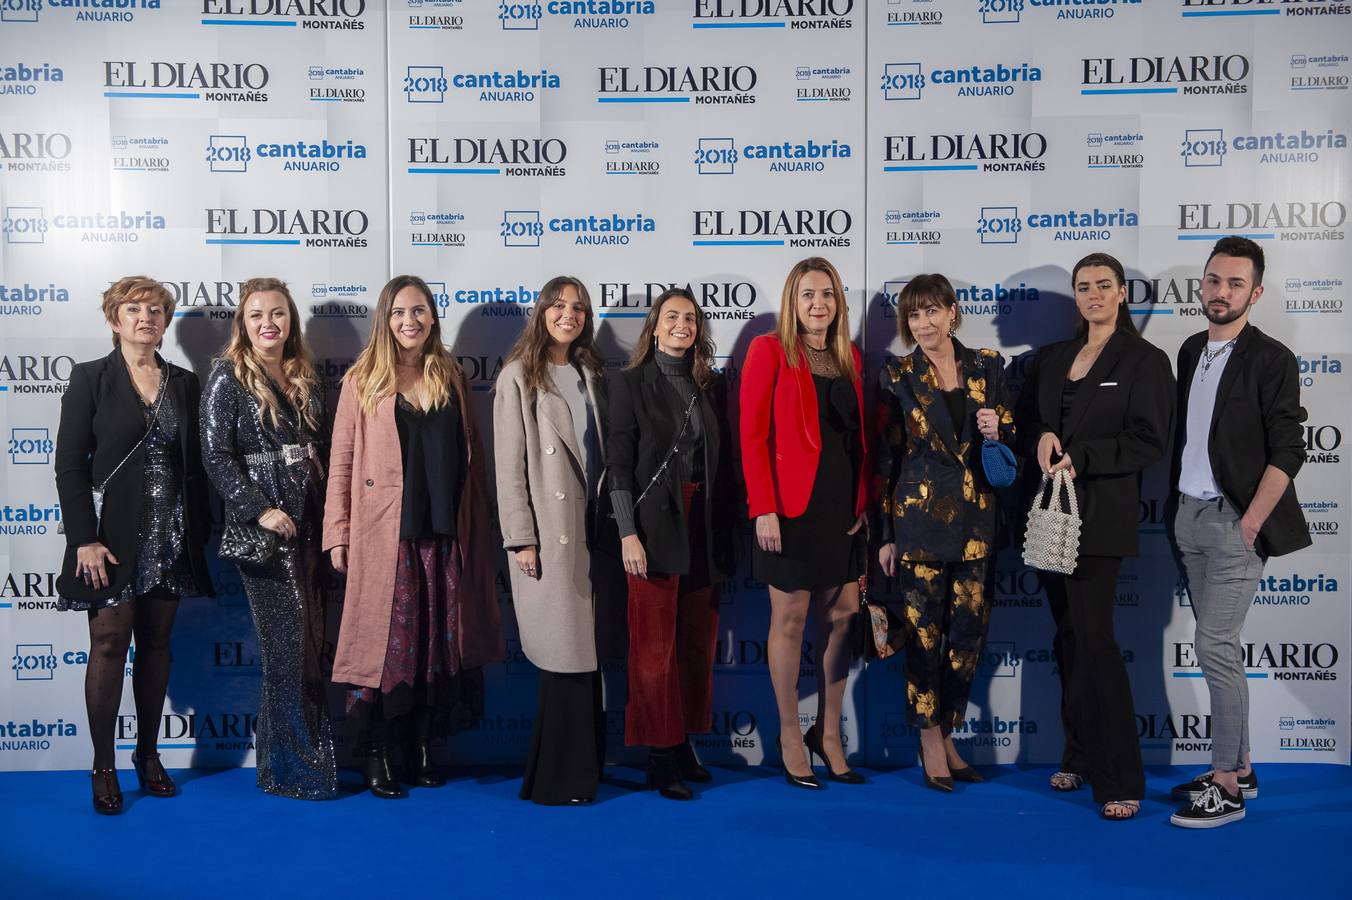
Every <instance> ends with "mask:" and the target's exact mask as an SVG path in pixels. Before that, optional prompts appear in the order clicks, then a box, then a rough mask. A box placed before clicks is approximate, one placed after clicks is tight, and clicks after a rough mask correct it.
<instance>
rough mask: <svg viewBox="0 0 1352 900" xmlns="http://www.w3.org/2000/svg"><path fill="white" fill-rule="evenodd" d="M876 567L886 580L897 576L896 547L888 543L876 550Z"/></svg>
mask: <svg viewBox="0 0 1352 900" xmlns="http://www.w3.org/2000/svg"><path fill="white" fill-rule="evenodd" d="M878 565H879V566H881V567H882V570H883V574H884V575H886V576H887V577H888V578H894V577H896V574H897V545H896V544H894V543H892V542H891V541H888V542H887V543H885V544H883V545H882V546H881V547H879V548H878Z"/></svg>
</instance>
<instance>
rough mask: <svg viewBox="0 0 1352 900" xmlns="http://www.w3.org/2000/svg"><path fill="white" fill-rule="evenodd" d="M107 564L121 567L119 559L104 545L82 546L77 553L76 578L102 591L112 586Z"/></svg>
mask: <svg viewBox="0 0 1352 900" xmlns="http://www.w3.org/2000/svg"><path fill="white" fill-rule="evenodd" d="M107 563H112V564H113V565H115V566H116V565H121V564H120V563H119V562H118V561H117V557H116V556H113V554H112V553H111V552H110V551H109V550H108V548H107V547H105V546H103V545H102V544H100V543H97V542H96V543H93V544H81V545H80V546H79V548H77V549H76V551H75V577H76V578H79V579H80V580H81V581H83V582H84V583H85V584H86V585H88V586H89V587H92V588H93V589H94V590H96V591H101V590H103V589H104V588H106V587H107V586H108V585H109V584H110V581H109V579H108V568H107Z"/></svg>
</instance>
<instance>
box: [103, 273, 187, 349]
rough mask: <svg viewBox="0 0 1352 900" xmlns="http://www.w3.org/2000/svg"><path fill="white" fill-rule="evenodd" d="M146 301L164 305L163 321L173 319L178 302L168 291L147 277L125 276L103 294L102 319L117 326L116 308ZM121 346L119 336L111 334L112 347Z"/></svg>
mask: <svg viewBox="0 0 1352 900" xmlns="http://www.w3.org/2000/svg"><path fill="white" fill-rule="evenodd" d="M148 300H150V301H157V302H159V303H162V304H164V321H165V322H166V323H168V322H169V321H171V320H172V319H173V318H174V307H175V306H177V305H178V301H177V300H175V299H174V295H173V294H171V293H169V289H168V288H166V287H165V286H164V285H162V284H160V283H159V282H158V281H156V280H155V279H153V278H151V277H150V276H149V275H127V276H124V277H122V278H119V279H118V280H117V281H115V282H113V284H112V286H111V287H109V288H108V290H106V291H104V292H103V317H104V318H105V319H107V320H108V324H109V325H116V324H117V308H118V307H119V306H121V305H122V304H124V303H145V302H147V301H148ZM120 344H121V335H119V334H118V333H117V332H116V331H114V332H113V346H114V347H117V346H120Z"/></svg>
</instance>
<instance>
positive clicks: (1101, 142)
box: [1085, 131, 1145, 169]
mask: <svg viewBox="0 0 1352 900" xmlns="http://www.w3.org/2000/svg"><path fill="white" fill-rule="evenodd" d="M1144 143H1145V135H1143V134H1141V133H1140V132H1139V131H1117V132H1102V131H1091V132H1089V133H1088V134H1087V135H1085V144H1086V146H1088V147H1089V149H1090V151H1091V152H1090V153H1088V154H1087V155H1086V157H1085V165H1086V166H1088V167H1089V168H1091V169H1140V168H1143V167H1144V166H1145V154H1144V153H1142V152H1141V150H1140V147H1141V146H1142V145H1143V144H1144Z"/></svg>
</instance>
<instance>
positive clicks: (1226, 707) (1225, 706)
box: [1174, 494, 1263, 772]
mask: <svg viewBox="0 0 1352 900" xmlns="http://www.w3.org/2000/svg"><path fill="white" fill-rule="evenodd" d="M1239 516H1240V513H1239V511H1237V510H1236V509H1235V508H1234V507H1233V506H1231V505H1230V503H1229V502H1228V501H1226V500H1224V499H1219V500H1209V501H1203V500H1197V499H1194V498H1192V497H1189V496H1188V495H1187V494H1181V495H1180V496H1179V504H1178V514H1177V516H1176V517H1175V518H1174V538H1175V540H1176V541H1177V544H1178V551H1179V556H1180V558H1181V559H1182V562H1183V569H1184V576H1185V577H1186V579H1187V586H1188V596H1189V597H1191V598H1192V612H1193V615H1194V616H1195V617H1196V619H1197V631H1196V634H1195V636H1194V638H1193V649H1194V650H1195V652H1196V653H1197V661H1198V663H1199V664H1201V667H1202V675H1203V677H1204V678H1206V686H1207V690H1208V691H1209V692H1210V694H1211V765H1212V767H1213V768H1215V769H1218V770H1221V771H1225V772H1233V771H1236V770H1238V769H1242V768H1243V767H1244V757H1245V754H1247V753H1248V752H1249V680H1248V678H1247V676H1246V675H1245V672H1244V648H1243V645H1242V643H1241V639H1240V632H1241V631H1242V630H1243V628H1244V617H1245V616H1246V615H1248V612H1249V605H1250V604H1251V603H1252V602H1253V595H1254V592H1255V591H1257V590H1258V582H1259V579H1260V578H1262V576H1263V559H1262V557H1260V556H1259V555H1258V554H1257V553H1256V552H1255V551H1253V550H1250V549H1249V548H1248V547H1245V546H1244V537H1243V535H1242V534H1240V530H1239Z"/></svg>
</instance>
